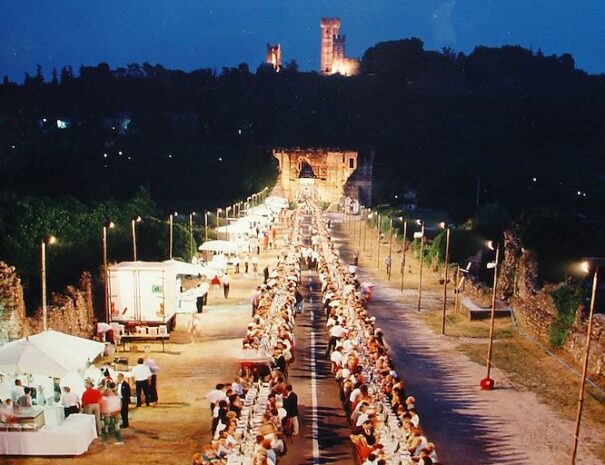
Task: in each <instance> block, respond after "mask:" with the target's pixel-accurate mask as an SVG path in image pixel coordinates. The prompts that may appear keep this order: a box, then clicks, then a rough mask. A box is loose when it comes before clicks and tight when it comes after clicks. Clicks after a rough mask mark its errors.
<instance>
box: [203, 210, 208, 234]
mask: <svg viewBox="0 0 605 465" xmlns="http://www.w3.org/2000/svg"><path fill="white" fill-rule="evenodd" d="M204 242H208V210H206V211H204Z"/></svg>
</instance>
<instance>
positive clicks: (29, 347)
mask: <svg viewBox="0 0 605 465" xmlns="http://www.w3.org/2000/svg"><path fill="white" fill-rule="evenodd" d="M104 349H105V346H104V344H102V343H100V342H95V341H89V340H87V339H83V338H79V337H76V336H70V335H68V334H63V333H60V332H58V331H44V332H42V333H40V334H36V335H34V336H31V337H28V338H24V339H19V340H17V341H13V342H9V343H8V344H6V345H5V346H3V347H2V348H0V369H3V370H6V371H10V370H18V371H22V372H25V373H34V374H39V375H46V376H54V377H59V378H60V377H63V376H65V375H67V374H68V373H72V372H74V371H78V370H80V369H83V368H86V366H87V365H88V364H89V363H90V362H92V360H94V359H95V358H96V357H97V355H99V354H100V353H102V352H103V350H104Z"/></svg>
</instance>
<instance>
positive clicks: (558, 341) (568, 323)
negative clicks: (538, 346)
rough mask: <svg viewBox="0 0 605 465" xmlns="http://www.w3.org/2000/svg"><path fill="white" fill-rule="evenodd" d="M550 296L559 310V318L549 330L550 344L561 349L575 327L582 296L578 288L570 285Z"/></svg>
mask: <svg viewBox="0 0 605 465" xmlns="http://www.w3.org/2000/svg"><path fill="white" fill-rule="evenodd" d="M550 295H551V296H552V299H553V302H554V304H555V308H556V309H557V317H556V319H555V321H553V322H552V323H551V325H550V327H549V328H548V330H549V335H548V336H549V342H550V344H551V345H552V346H553V347H556V348H558V349H559V348H561V347H563V345H564V344H565V341H566V339H567V336H568V335H569V331H570V330H571V327H572V326H573V323H574V320H575V317H576V310H577V309H578V305H580V297H581V295H580V291H579V290H578V289H577V288H576V287H573V286H570V285H568V284H564V285H562V286H560V287H558V288H557V289H555V290H554V291H553V292H551V294H550Z"/></svg>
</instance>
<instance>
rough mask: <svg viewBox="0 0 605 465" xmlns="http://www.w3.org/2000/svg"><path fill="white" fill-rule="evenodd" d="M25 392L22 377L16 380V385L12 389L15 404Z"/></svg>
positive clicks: (12, 398)
mask: <svg viewBox="0 0 605 465" xmlns="http://www.w3.org/2000/svg"><path fill="white" fill-rule="evenodd" d="M24 394H25V389H24V388H23V383H22V382H21V380H20V379H16V380H15V386H14V387H13V389H12V390H11V400H12V402H13V405H17V400H18V399H19V398H20V397H21V396H23V395H24Z"/></svg>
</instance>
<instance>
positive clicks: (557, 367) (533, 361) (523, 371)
mask: <svg viewBox="0 0 605 465" xmlns="http://www.w3.org/2000/svg"><path fill="white" fill-rule="evenodd" d="M457 349H458V350H459V351H460V352H462V353H464V354H466V355H467V356H468V357H469V358H470V359H471V360H473V361H474V362H476V363H478V364H480V365H483V366H485V364H486V360H485V357H486V354H487V344H483V343H481V344H460V345H458V346H457ZM492 361H493V363H494V365H495V366H496V367H498V368H500V369H503V370H505V371H506V372H507V373H508V375H509V376H510V379H511V381H512V382H513V383H515V384H517V385H520V386H523V387H524V388H527V389H528V390H531V391H532V392H534V393H535V394H536V395H537V396H538V399H539V400H540V401H541V402H543V403H545V404H546V405H548V406H549V407H551V408H552V409H553V410H554V411H555V412H556V413H557V414H559V415H560V416H561V417H563V418H565V419H567V420H574V419H575V414H576V408H577V400H578V389H579V386H580V384H579V383H580V377H579V376H576V375H575V374H574V373H572V372H571V371H570V370H569V369H568V368H566V367H564V366H563V365H561V364H560V363H558V362H557V361H556V360H554V359H553V358H551V357H550V356H549V355H547V354H546V353H544V352H543V351H541V350H538V349H537V348H536V347H535V346H534V345H533V344H532V343H530V342H529V341H527V340H526V339H523V338H522V337H520V336H514V337H513V338H511V339H508V340H502V341H499V342H498V343H497V344H495V345H494V351H493V354H492ZM496 383H497V381H496ZM583 421H588V422H589V423H592V424H593V425H595V426H599V427H601V428H602V427H603V426H605V396H603V395H602V394H600V393H599V392H598V391H596V390H595V389H594V388H593V387H592V386H590V385H589V384H587V385H586V400H585V402H584V413H583ZM571 433H572V432H571V431H570V435H571ZM593 452H594V453H595V454H596V455H597V456H598V457H599V459H600V460H603V461H604V462H605V445H598V446H597V447H595V449H594V450H593Z"/></svg>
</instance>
